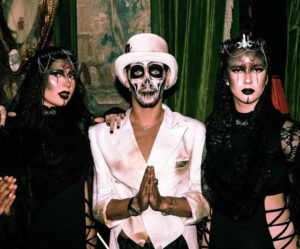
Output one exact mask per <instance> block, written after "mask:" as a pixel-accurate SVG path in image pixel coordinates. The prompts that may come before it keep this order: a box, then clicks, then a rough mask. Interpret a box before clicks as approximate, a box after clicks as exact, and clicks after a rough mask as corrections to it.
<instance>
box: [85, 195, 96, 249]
mask: <svg viewBox="0 0 300 249" xmlns="http://www.w3.org/2000/svg"><path fill="white" fill-rule="evenodd" d="M85 204H86V205H87V210H91V209H90V202H89V201H88V200H87V199H85ZM85 220H86V226H85V241H86V249H94V248H96V247H97V230H96V224H95V221H94V219H93V217H92V216H91V215H90V213H87V212H85Z"/></svg>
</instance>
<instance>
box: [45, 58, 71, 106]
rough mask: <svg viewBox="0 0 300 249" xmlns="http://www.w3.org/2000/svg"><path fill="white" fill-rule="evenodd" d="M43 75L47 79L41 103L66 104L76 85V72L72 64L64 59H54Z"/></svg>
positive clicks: (48, 104) (47, 104)
mask: <svg viewBox="0 0 300 249" xmlns="http://www.w3.org/2000/svg"><path fill="white" fill-rule="evenodd" d="M45 77H47V79H48V80H47V83H46V87H45V92H44V101H43V104H44V105H45V106H48V107H52V106H65V105H67V104H68V102H69V101H70V100H71V98H72V96H73V93H74V90H75V86H76V83H75V79H76V72H75V70H74V69H73V65H72V64H70V63H68V62H67V61H65V60H56V61H54V62H53V63H52V65H51V66H50V68H49V70H48V71H47V74H45Z"/></svg>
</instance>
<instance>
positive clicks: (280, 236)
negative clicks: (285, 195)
mask: <svg viewBox="0 0 300 249" xmlns="http://www.w3.org/2000/svg"><path fill="white" fill-rule="evenodd" d="M287 209H288V207H287V205H286V204H285V206H284V207H282V208H277V209H269V210H266V211H265V212H266V213H276V212H278V214H277V215H276V217H275V218H274V219H273V220H272V221H271V222H270V223H268V228H269V230H270V228H271V227H276V226H277V227H279V226H282V227H283V228H282V230H281V232H279V233H278V234H277V235H276V236H275V237H273V238H272V241H273V242H275V241H280V240H286V239H288V238H290V239H289V240H288V241H287V242H286V243H285V244H284V245H283V246H282V247H281V248H282V249H284V248H286V247H287V246H288V245H289V244H290V243H291V242H292V241H293V239H294V237H295V236H296V234H295V232H294V233H292V234H289V235H286V236H283V234H284V233H285V232H286V230H287V229H288V228H289V226H290V224H291V222H292V221H291V220H290V219H289V220H288V221H286V222H281V223H276V221H278V219H279V218H280V217H281V216H282V215H283V213H284V211H285V210H287Z"/></svg>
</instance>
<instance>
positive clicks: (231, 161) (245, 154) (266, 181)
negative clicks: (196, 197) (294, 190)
mask: <svg viewBox="0 0 300 249" xmlns="http://www.w3.org/2000/svg"><path fill="white" fill-rule="evenodd" d="M216 113H217V112H216ZM219 115H220V113H218V114H216V115H215V116H214V114H213V115H212V116H211V117H210V119H208V122H207V123H208V126H210V125H212V124H211V122H214V123H218V124H219V125H218V126H217V127H219V130H218V131H216V130H214V131H213V135H210V134H208V136H207V137H208V139H207V151H208V156H207V158H206V160H205V163H204V170H205V180H206V182H207V185H208V190H207V193H206V195H207V198H208V201H209V202H210V204H211V206H212V208H213V209H216V210H219V211H221V212H222V213H224V214H226V215H227V216H228V217H229V218H231V219H232V220H236V219H239V218H243V217H249V216H250V215H252V214H253V213H254V212H255V210H256V208H257V206H258V203H260V202H261V200H263V198H264V197H265V196H266V195H268V194H271V193H273V192H274V190H272V189H271V187H270V185H272V180H274V179H272V177H274V172H276V169H280V171H281V172H282V171H283V173H284V172H285V168H286V167H284V166H285V165H286V162H285V158H284V154H283V152H282V148H281V144H280V141H281V138H280V134H281V133H280V131H281V129H282V125H283V123H284V121H285V120H287V118H286V117H284V116H283V115H281V114H280V113H279V112H278V111H276V110H275V109H274V108H271V109H269V110H268V112H267V117H266V122H265V125H266V127H265V129H264V131H263V132H264V133H265V134H263V135H262V134H253V131H252V130H251V128H252V127H253V125H251V122H252V119H251V115H252V114H251V113H250V114H247V117H245V120H243V119H242V118H241V117H237V116H236V113H235V112H234V111H232V115H231V116H228V117H227V119H231V121H230V122H232V123H233V125H232V127H233V129H230V130H229V129H228V127H226V125H225V123H223V125H222V122H220V120H219V119H218V116H219ZM220 117H221V116H220ZM223 118H224V117H222V119H223ZM236 122H238V123H239V124H237V123H236ZM243 122H248V124H247V125H245V126H244V127H243ZM212 126H213V125H212ZM241 126H242V129H243V130H244V131H243V132H242V133H240V132H238V130H239V129H241V128H239V127H241ZM249 129H250V130H249ZM207 132H208V133H209V132H210V130H209V129H208V131H207ZM235 133H238V134H239V135H238V138H236V136H235ZM241 136H242V137H241ZM248 136H256V138H257V139H254V140H253V138H252V140H253V141H254V144H249V143H248V142H247V143H244V142H245V141H248ZM224 137H230V139H228V140H223V138H224ZM263 138H264V139H265V141H266V142H265V143H263V142H262V141H261V139H263ZM234 139H239V140H240V143H239V144H238V146H233V143H236V142H234ZM224 141H226V142H227V143H230V144H228V145H227V146H225V145H224V144H223V143H224ZM243 141H244V142H243ZM263 145H266V148H264V149H263V148H261V146H263ZM222 146H223V148H227V149H220V148H222ZM213 149H216V151H215V154H214V155H218V156H217V157H216V156H215V157H214V158H212V157H210V156H209V155H211V154H212V153H211V152H210V151H209V150H213ZM262 152H263V153H262ZM274 169H275V170H274ZM281 169H283V170H281ZM282 177H283V179H287V174H286V176H282ZM281 185H282V186H280V188H281V192H284V185H285V183H284V182H283V183H282V184H281ZM279 191H280V190H279ZM275 192H276V191H275Z"/></svg>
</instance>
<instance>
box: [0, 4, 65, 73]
mask: <svg viewBox="0 0 300 249" xmlns="http://www.w3.org/2000/svg"><path fill="white" fill-rule="evenodd" d="M58 5H59V0H39V1H38V9H37V16H36V20H35V22H34V23H39V24H40V25H39V27H40V30H39V31H38V32H37V33H39V37H37V38H38V39H37V40H38V44H37V46H36V47H33V45H32V44H29V43H26V42H24V43H23V44H17V42H16V41H15V39H14V38H13V36H12V34H11V32H10V30H9V28H8V26H7V21H6V20H5V18H4V12H3V7H2V0H0V30H1V32H2V36H3V40H4V42H5V44H6V46H7V48H8V54H10V53H11V52H12V51H14V52H16V51H17V52H18V53H19V54H20V66H19V68H18V70H13V69H12V67H10V70H11V72H12V73H13V74H14V75H19V74H21V73H22V72H23V69H24V68H25V67H26V62H27V61H28V59H29V58H30V57H31V56H33V55H34V53H35V51H36V50H37V49H42V48H44V47H46V45H47V44H48V42H49V39H50V34H51V31H52V30H53V26H54V22H55V16H56V11H57V7H58ZM32 28H36V25H33V26H32ZM15 50H16V51H15Z"/></svg>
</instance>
